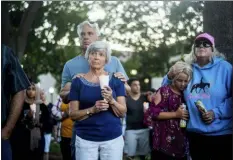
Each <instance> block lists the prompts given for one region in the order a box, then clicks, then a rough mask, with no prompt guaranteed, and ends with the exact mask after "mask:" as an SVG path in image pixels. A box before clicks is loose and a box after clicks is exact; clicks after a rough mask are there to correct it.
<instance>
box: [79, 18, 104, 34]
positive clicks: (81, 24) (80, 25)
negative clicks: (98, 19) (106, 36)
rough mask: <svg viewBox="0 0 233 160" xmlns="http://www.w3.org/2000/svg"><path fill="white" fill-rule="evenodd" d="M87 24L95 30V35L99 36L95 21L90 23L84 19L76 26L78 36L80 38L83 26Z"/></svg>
mask: <svg viewBox="0 0 233 160" xmlns="http://www.w3.org/2000/svg"><path fill="white" fill-rule="evenodd" d="M84 25H88V26H89V27H91V28H93V29H94V30H95V33H96V35H97V36H98V37H99V36H100V29H99V26H98V24H97V23H90V22H89V21H84V22H82V23H80V24H79V25H78V27H77V32H78V36H79V38H81V33H82V31H83V26H84Z"/></svg>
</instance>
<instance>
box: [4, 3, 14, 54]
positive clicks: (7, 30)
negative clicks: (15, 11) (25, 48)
mask: <svg viewBox="0 0 233 160" xmlns="http://www.w3.org/2000/svg"><path fill="white" fill-rule="evenodd" d="M1 3H2V6H1V9H2V20H1V22H2V25H1V32H2V36H1V40H2V42H1V43H2V44H5V45H7V46H9V47H11V48H12V49H13V50H15V48H14V46H13V45H12V44H13V42H12V39H11V35H12V27H11V21H10V16H9V12H8V11H9V6H8V3H9V2H1Z"/></svg>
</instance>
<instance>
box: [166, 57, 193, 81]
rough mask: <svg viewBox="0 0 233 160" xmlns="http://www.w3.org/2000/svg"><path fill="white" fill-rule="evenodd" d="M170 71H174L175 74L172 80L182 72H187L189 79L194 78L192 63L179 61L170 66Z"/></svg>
mask: <svg viewBox="0 0 233 160" xmlns="http://www.w3.org/2000/svg"><path fill="white" fill-rule="evenodd" d="M170 72H172V73H173V75H174V77H173V78H172V80H176V79H177V78H178V77H179V74H180V73H184V74H186V75H187V76H188V80H190V79H191V78H192V72H193V70H192V67H191V65H190V64H188V63H186V62H182V61H178V62H176V63H175V64H174V65H173V66H172V67H171V68H170Z"/></svg>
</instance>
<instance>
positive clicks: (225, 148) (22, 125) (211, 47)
mask: <svg viewBox="0 0 233 160" xmlns="http://www.w3.org/2000/svg"><path fill="white" fill-rule="evenodd" d="M77 33H78V36H79V39H80V47H81V51H82V53H81V54H80V55H78V56H76V57H74V58H73V59H71V60H69V61H67V62H66V63H65V65H64V68H63V72H62V74H61V75H62V84H61V91H60V98H59V99H58V100H57V102H56V103H55V104H51V103H48V101H47V100H46V98H45V94H44V92H43V91H42V90H41V89H40V88H38V87H37V86H36V85H35V82H33V81H32V80H30V79H28V78H27V75H26V74H25V73H24V71H23V69H22V68H21V66H20V63H19V61H18V59H17V58H16V56H15V55H14V53H13V51H12V50H11V49H10V48H9V47H7V46H5V45H3V44H2V70H1V73H2V92H1V93H2V97H1V98H2V110H1V111H2V114H1V117H2V119H1V120H2V123H1V127H2V149H1V150H2V159H4V160H12V159H13V160H17V159H24V160H27V159H28V160H31V159H38V160H41V159H43V160H48V159H49V156H48V155H49V148H50V143H51V136H52V131H53V128H54V126H56V127H57V128H58V129H57V130H58V131H57V134H56V136H57V137H60V139H59V138H57V139H59V143H60V148H61V153H62V157H63V159H64V160H89V159H90V160H121V159H123V157H125V158H126V159H131V160H132V159H135V157H138V158H139V159H141V160H145V159H146V156H148V155H149V156H150V157H151V160H189V159H192V160H202V159H203V160H231V159H232V153H231V150H232V93H233V90H232V85H233V84H232V76H233V74H232V73H233V69H232V65H231V64H230V63H228V62H227V61H226V60H225V57H224V55H223V54H221V53H219V52H218V51H217V49H216V48H215V40H214V37H213V36H211V35H210V34H208V33H201V34H199V35H197V36H196V38H195V39H194V41H193V46H192V48H191V53H190V54H189V55H190V57H189V58H187V59H188V61H186V62H183V61H178V62H176V63H175V64H173V65H172V67H171V68H170V69H169V71H168V73H167V75H165V76H164V79H163V82H162V84H161V87H160V88H159V89H157V90H154V89H152V90H151V91H148V92H145V93H143V92H141V90H142V88H141V86H140V80H139V79H137V78H136V77H130V78H129V77H128V76H127V74H126V72H125V70H124V67H123V66H122V64H121V62H120V60H119V59H118V58H117V57H115V56H111V52H112V51H111V48H110V45H109V44H108V43H107V42H104V41H102V40H101V39H100V30H99V27H98V25H97V24H96V23H93V24H92V23H90V22H88V21H84V22H82V23H80V24H79V25H78V29H77ZM101 77H105V78H106V77H107V83H104V84H102V83H103V82H105V80H106V79H104V80H102V78H101ZM181 122H182V123H181Z"/></svg>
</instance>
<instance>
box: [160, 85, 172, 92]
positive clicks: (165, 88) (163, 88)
mask: <svg viewBox="0 0 233 160" xmlns="http://www.w3.org/2000/svg"><path fill="white" fill-rule="evenodd" d="M168 90H170V86H169V85H165V86H162V87H160V88H159V89H158V91H159V92H160V93H167V92H168Z"/></svg>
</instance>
